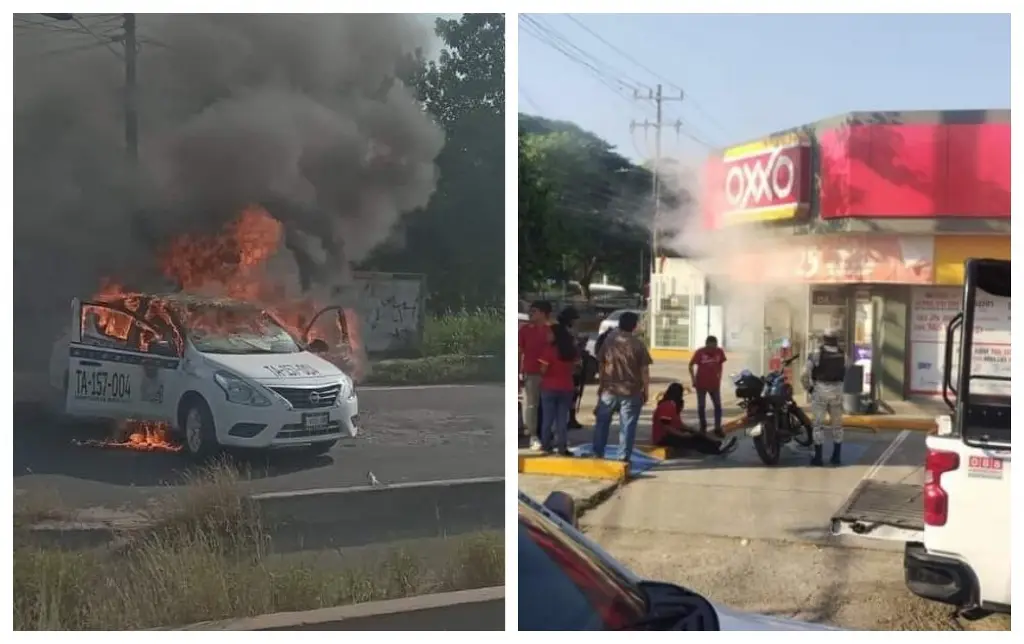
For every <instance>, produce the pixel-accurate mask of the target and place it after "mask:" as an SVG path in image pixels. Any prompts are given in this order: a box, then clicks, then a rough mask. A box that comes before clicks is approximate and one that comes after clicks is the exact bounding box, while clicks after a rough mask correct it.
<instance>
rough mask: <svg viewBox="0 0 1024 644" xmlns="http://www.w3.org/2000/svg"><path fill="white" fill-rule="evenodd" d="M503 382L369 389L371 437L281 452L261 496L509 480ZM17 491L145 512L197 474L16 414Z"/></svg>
mask: <svg viewBox="0 0 1024 644" xmlns="http://www.w3.org/2000/svg"><path fill="white" fill-rule="evenodd" d="M503 391H504V389H503V387H502V386H501V385H480V386H446V387H425V388H405V389H403V388H394V389H374V388H367V389H365V390H362V391H361V393H360V414H361V416H362V418H363V426H364V428H365V429H364V432H363V433H362V434H361V435H360V436H359V437H358V438H356V439H353V440H350V441H346V442H344V443H339V444H338V446H337V447H335V448H334V450H332V451H331V453H330V454H328V455H327V456H323V457H320V458H316V459H310V458H307V457H298V456H296V455H284V454H281V455H274V456H273V457H271V458H270V459H262V458H261V459H249V460H247V461H246V462H245V464H244V466H245V467H246V468H247V469H248V471H249V476H250V477H251V480H250V481H249V482H248V483H247V486H248V488H249V489H250V490H251V491H252V492H256V493H259V492H281V491H293V490H305V489H314V488H332V487H348V486H356V485H366V484H367V476H366V473H367V471H372V472H373V473H374V475H375V476H376V477H377V478H378V479H379V480H380V481H382V482H384V483H398V482H411V481H430V480H442V479H461V478H474V477H482V476H501V475H503V473H504V456H503V446H504V429H503V428H504V408H505V400H504V394H503ZM14 420H15V426H14V481H15V491H16V494H22V495H32V496H39V497H42V498H51V497H54V496H55V497H56V498H58V499H59V501H60V503H61V505H63V506H64V507H67V508H86V507H107V508H114V507H123V506H137V505H138V504H141V503H144V502H145V500H146V499H147V498H149V497H152V496H153V495H154V494H159V493H161V492H163V491H166V490H168V489H173V487H174V486H175V485H179V484H180V483H181V480H182V476H183V475H184V474H186V473H187V472H188V470H189V465H188V463H187V461H186V460H185V458H184V457H183V456H181V455H179V454H167V453H143V452H132V451H127V450H121V449H100V448H88V447H79V446H76V445H73V444H72V439H73V438H74V437H75V436H76V433H75V432H76V431H77V432H78V435H79V436H80V434H81V430H75V429H72V428H68V427H60V426H57V425H56V424H55V423H53V422H51V421H47V420H46V419H45V417H43V416H41V415H39V414H38V413H35V412H32V411H22V410H18V409H16V413H15V419H14Z"/></svg>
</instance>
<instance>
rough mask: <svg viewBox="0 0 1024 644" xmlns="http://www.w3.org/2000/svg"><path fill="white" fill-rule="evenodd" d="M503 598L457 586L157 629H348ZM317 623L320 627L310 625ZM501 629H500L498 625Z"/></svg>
mask: <svg viewBox="0 0 1024 644" xmlns="http://www.w3.org/2000/svg"><path fill="white" fill-rule="evenodd" d="M504 601H505V587H504V586H492V587H489V588H476V589H473V590H459V591H454V592H449V593H434V594H430V595H418V596H415V597H404V598H402V599H389V600H385V601H379V602H367V603H363V604H351V605H348V606H332V607H330V608H317V609H314V610H307V611H299V612H286V613H271V614H267V615H257V616H256V617H242V618H238V619H226V620H218V621H211V622H200V623H198V624H191V625H189V626H182V627H177V628H159V629H152V630H159V631H169V630H173V631H269V630H349V629H347V628H341V629H339V628H338V626H339V625H340V624H341V623H342V622H346V621H353V620H364V621H366V620H369V619H372V618H377V619H380V620H382V621H383V620H386V619H387V618H388V617H391V616H398V615H402V614H405V613H413V612H426V611H438V610H439V609H446V608H452V607H455V606H470V605H473V604H486V603H494V602H501V603H504ZM310 627H320V628H310ZM498 630H501V629H498Z"/></svg>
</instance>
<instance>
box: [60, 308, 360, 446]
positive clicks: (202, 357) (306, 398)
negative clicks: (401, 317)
mask: <svg viewBox="0 0 1024 644" xmlns="http://www.w3.org/2000/svg"><path fill="white" fill-rule="evenodd" d="M331 314H333V315H334V316H336V317H337V319H338V327H339V328H340V329H341V330H342V333H341V336H342V340H345V339H347V338H346V337H345V336H346V333H345V332H344V329H345V323H344V320H345V317H344V316H345V310H344V309H342V308H341V307H327V308H325V309H323V310H321V311H319V312H317V313H315V314H314V315H312V316H311V318H310V321H309V323H308V325H307V326H306V328H305V329H304V330H303V331H302V332H301V333H297V332H296V331H295V330H294V329H293V328H292V326H291V325H290V324H288V323H286V322H284V321H283V320H282V318H281V317H279V316H278V315H277V314H276V313H275V312H274V311H272V310H269V309H267V308H264V307H261V306H259V305H257V304H254V303H252V302H247V301H240V300H234V299H227V298H214V297H200V296H194V295H188V294H184V293H176V294H170V295H145V294H118V295H116V296H106V297H103V298H102V299H98V300H96V301H80V300H77V299H76V300H74V301H73V302H72V319H71V331H70V333H68V335H67V336H66V337H64V338H61V339H60V340H58V342H57V343H56V345H55V346H54V349H53V354H52V357H51V363H50V365H51V366H50V379H51V383H52V385H53V386H54V387H55V388H57V389H59V390H61V391H62V392H63V401H64V411H65V413H66V414H67V415H69V416H71V417H76V418H105V419H111V420H115V421H121V422H127V421H135V422H139V423H146V424H152V423H159V424H163V425H165V426H166V427H167V429H168V431H169V432H170V433H171V434H173V435H176V436H178V437H180V439H181V442H182V445H183V449H184V451H185V452H186V453H188V454H189V455H191V456H193V457H195V458H199V459H202V458H207V457H209V456H211V455H213V454H215V453H216V452H218V451H219V450H220V448H222V447H236V448H251V449H272V448H282V447H304V448H306V449H308V450H309V451H311V452H314V453H318V454H323V453H326V452H327V451H329V450H330V449H331V447H333V446H334V444H335V443H337V441H338V440H339V439H341V438H343V437H346V436H348V437H354V436H355V435H356V433H357V427H358V421H359V416H358V411H359V404H358V397H357V395H356V390H355V384H354V381H353V379H352V377H351V376H350V375H349V374H348V373H346V372H345V370H343V369H342V368H340V367H339V366H338V364H334V363H332V362H331V361H328V360H327V359H325V356H326V354H328V353H332V354H335V355H337V354H339V353H340V354H341V355H342V356H343V355H344V353H345V351H346V350H347V348H350V347H346V346H345V344H344V342H342V343H340V344H338V345H337V346H334V347H330V346H329V345H328V344H327V343H326V342H324V341H323V339H322V338H320V337H319V336H317V337H316V339H315V340H313V342H312V343H310V340H311V339H312V337H311V336H312V335H313V334H312V328H313V324H314V323H315V322H317V321H318V320H323V319H324V318H325V317H331ZM334 362H338V360H334ZM355 362H357V361H355ZM341 364H342V366H344V364H345V363H344V361H343V360H342V361H341Z"/></svg>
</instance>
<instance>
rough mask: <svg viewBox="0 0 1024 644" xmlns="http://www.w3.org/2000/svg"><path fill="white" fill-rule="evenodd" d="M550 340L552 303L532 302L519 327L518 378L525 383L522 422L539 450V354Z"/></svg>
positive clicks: (531, 441)
mask: <svg viewBox="0 0 1024 644" xmlns="http://www.w3.org/2000/svg"><path fill="white" fill-rule="evenodd" d="M550 342H551V302H548V301H546V300H537V301H536V302H534V303H532V304H531V305H530V321H529V322H527V323H526V324H524V325H523V326H521V327H519V378H520V380H521V381H522V383H523V398H524V401H523V424H524V425H525V426H526V435H527V436H529V437H530V447H531V448H532V449H540V417H539V415H540V379H541V373H540V362H539V358H540V354H541V352H542V351H543V350H544V347H546V346H547V345H548V344H549V343H550Z"/></svg>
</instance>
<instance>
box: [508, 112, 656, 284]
mask: <svg viewBox="0 0 1024 644" xmlns="http://www.w3.org/2000/svg"><path fill="white" fill-rule="evenodd" d="M519 131H520V134H521V136H523V137H524V139H525V145H526V146H527V147H528V148H529V149H531V150H532V155H533V156H534V159H535V161H534V163H533V165H534V167H535V168H536V172H537V174H538V175H539V176H542V177H544V180H545V181H546V183H547V185H548V186H549V201H550V204H549V207H548V208H547V209H546V210H545V214H546V216H547V217H549V218H551V219H553V220H554V221H556V222H557V227H558V229H559V230H560V231H561V234H560V235H559V236H558V243H557V244H549V247H548V249H547V251H548V252H550V253H551V254H552V255H553V257H554V258H555V260H554V261H555V262H556V263H558V264H559V265H562V266H564V267H565V269H566V272H567V274H568V278H569V279H572V280H575V281H578V282H579V283H580V285H581V286H582V287H583V289H584V291H587V290H588V289H589V286H590V284H591V283H592V282H593V280H594V279H595V278H596V277H597V276H598V275H600V274H605V275H607V276H608V277H609V278H610V279H611V280H613V281H615V282H617V283H619V284H622V285H624V286H626V287H628V288H633V289H638V288H639V287H640V285H641V283H642V281H643V280H644V279H645V277H644V274H643V273H644V270H645V266H646V265H647V262H646V261H645V260H644V258H645V257H646V258H649V256H650V255H649V250H648V249H649V247H650V243H649V239H650V232H649V231H650V222H651V221H652V214H653V209H652V207H651V205H652V195H651V178H652V177H651V173H650V171H649V170H647V169H645V168H643V167H640V166H636V165H634V164H633V163H631V162H630V161H629V159H627V158H625V157H623V156H622V155H620V154H618V153H617V152H615V150H614V148H613V147H612V146H611V145H609V144H608V143H607V142H606V141H604V140H603V139H601V138H600V137H598V136H596V135H594V134H592V133H590V132H587V131H585V130H583V129H581V128H580V127H579V126H577V125H575V124H572V123H565V122H559V121H550V120H547V119H543V118H539V117H534V116H527V115H523V114H520V115H519ZM520 210H522V206H520ZM550 276H552V275H551V274H549V277H550Z"/></svg>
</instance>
